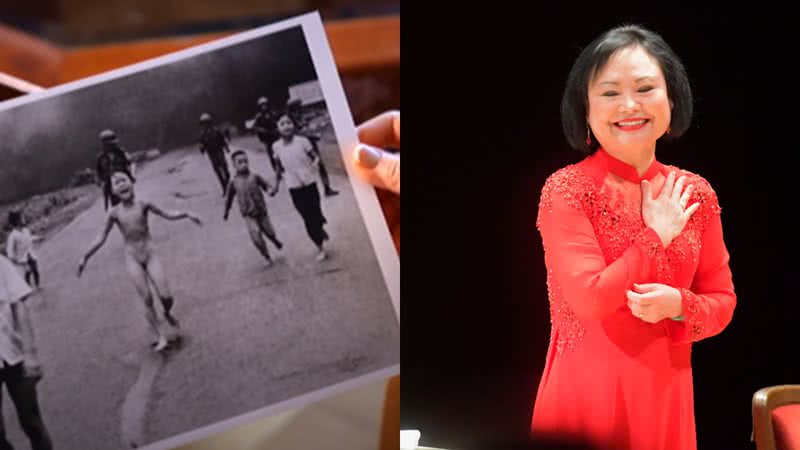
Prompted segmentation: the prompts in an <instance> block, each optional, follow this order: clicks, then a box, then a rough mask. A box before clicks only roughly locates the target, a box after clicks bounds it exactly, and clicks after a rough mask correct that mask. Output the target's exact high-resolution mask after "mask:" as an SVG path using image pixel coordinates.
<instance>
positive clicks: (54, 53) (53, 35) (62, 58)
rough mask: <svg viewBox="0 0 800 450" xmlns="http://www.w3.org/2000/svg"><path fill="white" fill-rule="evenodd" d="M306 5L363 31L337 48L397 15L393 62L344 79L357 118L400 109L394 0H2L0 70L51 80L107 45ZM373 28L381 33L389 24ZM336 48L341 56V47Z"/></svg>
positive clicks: (178, 37) (240, 25)
mask: <svg viewBox="0 0 800 450" xmlns="http://www.w3.org/2000/svg"><path fill="white" fill-rule="evenodd" d="M310 11H319V13H320V15H321V16H322V19H323V21H324V22H325V23H331V22H332V23H336V24H344V25H347V24H356V25H353V26H351V27H350V28H351V29H354V28H359V26H358V24H361V29H362V31H361V32H356V33H351V34H350V33H347V32H346V31H347V30H345V32H344V33H342V34H345V35H348V36H346V38H345V39H340V40H339V41H340V44H339V45H340V47H342V48H353V49H355V48H356V47H360V46H363V45H364V44H366V43H367V42H368V41H369V39H371V38H375V37H374V36H370V33H369V31H368V29H369V28H370V26H369V25H370V24H373V25H374V24H378V23H382V22H384V23H385V22H386V20H387V19H388V20H391V19H396V22H397V33H396V34H397V36H396V37H397V38H398V39H397V41H396V58H390V59H392V60H393V59H396V61H388V60H386V58H385V57H383V58H381V57H378V58H377V59H378V60H380V61H378V60H375V61H373V63H370V62H367V63H356V64H348V65H347V67H345V68H344V69H343V70H342V76H343V80H342V81H343V83H344V85H345V90H346V92H347V95H348V99H349V101H350V104H351V109H352V112H353V115H354V117H355V119H356V120H357V121H359V120H363V119H365V118H368V117H370V116H372V115H374V114H376V113H378V112H380V111H381V110H383V109H385V108H399V107H400V67H399V57H400V55H399V49H400V43H399V14H400V2H399V0H271V1H260V0H226V1H225V2H220V1H217V0H28V1H18V0H0V71H2V72H5V73H7V74H9V75H13V76H15V77H18V78H21V79H23V80H28V81H31V82H33V83H36V84H39V85H42V86H53V85H55V84H59V83H60V82H64V81H70V80H72V79H76V78H81V77H83V76H86V75H89V74H91V73H93V72H94V70H91V69H94V68H95V67H96V66H97V64H98V61H97V58H99V57H101V55H102V56H106V55H107V53H101V52H102V51H104V50H105V51H110V50H112V49H114V48H119V47H125V48H126V49H128V50H130V49H135V50H136V51H138V52H139V53H142V52H145V53H146V52H148V51H149V52H152V51H153V50H152V47H151V46H153V45H155V43H162V44H163V45H162V47H163V48H167V47H169V49H170V50H177V49H178V48H181V47H183V46H182V43H184V42H187V43H188V42H194V41H195V40H197V39H198V38H201V37H205V36H208V37H209V38H210V37H219V36H222V35H226V34H230V33H234V32H237V31H242V30H245V29H250V28H255V27H258V26H262V25H266V24H268V23H272V22H275V21H278V20H281V19H284V18H288V17H291V16H295V15H298V14H303V13H307V12H310ZM339 28H347V26H345V27H342V26H339ZM373 29H374V30H376V32H377V33H381V36H384V37H386V32H387V28H386V27H373ZM378 38H380V37H378ZM164 45H166V46H167V47H164ZM334 50H336V49H334ZM91 52H94V53H91ZM87 53H89V54H92V55H94V58H88V57H87ZM334 53H335V56H336V57H337V63H338V62H339V59H340V58H339V56H340V54H342V53H343V52H338V53H339V54H336V53H337V52H336V51H335V52H334ZM354 53H356V52H354ZM153 55H154V54H153ZM143 56H150V55H144V54H143ZM351 56H353V57H355V58H356V59H358V55H357V54H354V55H351V54H349V53H348V52H347V51H345V52H344V54H343V56H342V57H343V58H345V59H348V58H351ZM374 56H381V55H378V54H377V53H376V54H375V55H374ZM383 56H385V54H384V55H383ZM143 59H146V58H143ZM362 59H363V58H362ZM367 59H369V58H367ZM81 66H82V67H83V69H82V68H81ZM0 84H2V83H0ZM3 89H5V90H7V89H8V88H7V87H4V88H3ZM3 92H4V91H3V90H2V89H0V98H7V97H8V96H9V94H5V95H4V94H3Z"/></svg>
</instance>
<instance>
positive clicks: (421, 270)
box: [401, 3, 800, 449]
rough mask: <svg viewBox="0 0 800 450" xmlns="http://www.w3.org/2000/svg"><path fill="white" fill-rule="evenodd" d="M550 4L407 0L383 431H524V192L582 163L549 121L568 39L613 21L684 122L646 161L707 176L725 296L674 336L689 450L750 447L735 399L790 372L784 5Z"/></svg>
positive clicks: (533, 257)
mask: <svg viewBox="0 0 800 450" xmlns="http://www.w3.org/2000/svg"><path fill="white" fill-rule="evenodd" d="M570 6H571V8H570V9H572V10H573V11H572V12H566V11H549V12H543V11H541V10H532V11H530V12H524V11H522V10H519V9H517V7H516V6H515V5H508V6H507V7H506V8H502V7H499V6H497V5H495V4H493V8H492V10H491V11H474V12H473V13H470V12H469V11H467V10H466V8H460V7H457V8H455V9H448V10H445V9H444V8H446V7H444V6H441V8H443V9H442V10H440V11H433V10H432V9H431V8H430V7H429V6H425V7H424V8H423V7H422V6H421V5H419V6H417V5H407V11H405V12H406V14H405V15H404V16H405V25H406V26H407V28H408V29H409V30H412V31H409V32H406V33H405V34H404V39H405V40H406V42H404V43H403V45H404V47H405V54H404V58H405V60H406V63H405V68H406V69H407V70H406V71H405V73H404V75H405V77H404V81H405V82H406V83H407V84H408V85H409V86H411V88H407V89H406V93H407V95H406V97H405V99H404V102H405V106H406V116H405V117H406V128H405V129H406V146H405V158H406V172H405V178H406V185H405V186H406V193H405V203H406V210H405V214H406V221H405V243H406V247H405V249H404V251H405V254H404V256H405V258H406V259H405V264H404V267H403V270H404V277H403V289H404V291H405V292H404V293H405V299H406V300H405V301H404V303H403V314H404V322H403V333H402V339H403V343H402V352H403V353H402V402H401V426H402V427H401V428H405V429H408V428H416V429H420V430H421V431H422V440H421V443H422V444H423V445H431V446H438V447H445V448H454V449H456V448H461V449H466V448H484V449H490V448H502V444H508V445H511V444H513V443H522V442H525V439H526V437H527V432H528V428H529V423H530V418H531V411H532V407H533V400H534V397H535V393H536V389H537V387H538V383H539V378H540V375H541V371H542V369H543V367H544V363H545V354H546V351H547V344H548V337H549V331H550V328H549V327H550V323H549V311H548V302H547V296H546V295H547V292H546V287H545V268H544V261H543V255H542V248H541V240H540V236H539V234H538V231H537V230H536V228H535V220H536V212H537V204H538V200H539V193H540V189H541V187H542V185H543V183H544V181H545V179H546V177H547V176H548V175H549V174H551V173H552V172H554V171H555V170H556V169H558V168H560V167H562V166H564V165H566V164H569V163H573V162H577V161H578V160H579V159H581V158H582V157H583V155H582V154H580V153H578V152H576V151H574V150H572V149H570V148H569V147H568V145H567V143H566V140H565V139H564V137H563V134H562V132H561V122H560V117H559V103H560V99H561V92H562V89H563V87H564V83H565V80H566V76H567V73H568V71H569V69H570V67H571V64H572V62H573V61H574V59H575V58H576V57H577V55H578V53H579V51H580V49H581V48H582V47H583V46H584V45H587V44H588V43H589V42H590V41H591V40H592V39H593V38H594V37H596V36H597V35H599V34H600V33H601V32H603V31H605V30H606V29H608V28H610V27H613V26H616V25H619V24H622V23H626V22H631V23H639V24H642V25H644V26H646V27H648V28H651V29H653V30H654V31H657V32H659V33H661V34H662V36H663V37H664V38H665V39H666V40H667V42H668V43H669V44H670V45H671V46H672V47H673V49H674V50H675V51H676V52H677V53H678V55H679V56H680V57H681V58H682V60H683V62H684V64H685V65H686V67H687V70H688V73H689V77H690V79H691V81H692V83H693V92H694V94H695V97H696V104H695V111H696V113H695V117H694V121H693V124H692V127H691V129H690V130H689V131H688V132H687V133H686V134H685V135H684V137H683V138H682V139H681V140H679V141H677V142H675V143H672V144H668V143H659V145H658V150H657V156H658V158H659V160H661V161H662V162H664V163H669V164H674V165H677V166H680V167H682V168H685V169H688V170H691V171H694V172H697V173H700V174H701V175H703V176H704V177H706V178H707V179H708V180H709V181H710V182H711V184H712V186H713V187H714V188H715V189H716V191H717V193H718V195H719V198H720V202H721V204H722V208H723V215H722V220H723V228H724V233H725V240H726V243H727V245H728V248H729V251H730V253H731V268H732V270H733V275H734V283H735V286H736V291H737V294H738V306H737V309H736V311H735V313H734V319H733V322H732V323H731V324H730V326H729V327H728V328H727V329H726V330H725V331H723V333H722V334H721V335H718V336H716V337H713V338H711V339H708V340H705V341H702V342H700V343H696V344H695V345H694V350H693V357H692V360H693V367H694V383H695V413H696V423H697V436H698V446H699V448H700V449H748V448H755V446H754V445H753V444H751V443H750V432H751V415H750V408H751V400H752V395H753V394H754V393H755V391H756V390H758V389H760V388H762V387H766V386H770V385H775V384H785V383H786V384H789V383H793V384H794V383H800V371H798V370H797V360H798V358H797V355H798V346H799V345H800V339H798V333H797V330H798V325H797V322H798V319H797V317H798V312H800V308H798V294H797V288H796V286H797V279H798V277H797V276H796V275H795V272H796V270H797V269H796V267H797V264H796V263H795V257H796V255H797V250H798V244H797V238H796V236H797V232H796V231H795V228H796V223H797V222H795V221H794V220H792V217H793V216H794V210H795V209H796V208H797V206H796V205H797V203H796V201H795V198H796V194H795V186H796V185H797V182H796V178H791V175H792V174H793V172H794V166H795V165H796V160H797V157H796V154H797V151H798V150H800V113H798V110H797V105H798V104H800V103H798V102H797V88H798V81H797V79H796V75H795V72H794V66H795V65H796V64H795V63H794V60H795V59H796V58H797V57H798V55H800V52H798V51H797V48H798V44H800V27H798V26H797V25H798V20H797V19H796V17H798V15H797V14H796V13H794V11H785V10H781V9H780V8H778V7H776V6H769V5H766V4H762V3H759V4H758V5H756V6H762V7H761V8H757V7H756V6H754V5H752V4H751V5H749V7H748V8H740V9H739V10H731V9H730V7H726V9H724V10H718V9H708V10H701V9H697V8H694V9H686V8H677V7H674V6H672V5H666V4H662V5H659V6H660V7H658V8H656V7H655V5H651V9H650V11H647V10H644V9H643V8H642V10H641V11H636V10H635V8H629V7H627V6H626V7H625V8H622V7H621V5H616V6H615V7H612V6H611V5H600V6H595V7H593V8H586V7H584V6H580V7H579V6H578V5H570ZM417 8H419V9H420V10H419V11H417V10H416V9H417ZM792 27H794V29H795V30H797V31H794V30H792Z"/></svg>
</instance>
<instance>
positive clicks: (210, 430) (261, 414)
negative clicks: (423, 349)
mask: <svg viewBox="0 0 800 450" xmlns="http://www.w3.org/2000/svg"><path fill="white" fill-rule="evenodd" d="M297 26H301V27H302V29H303V33H304V35H305V38H306V42H307V44H308V49H309V52H310V54H311V58H312V61H313V63H314V68H315V70H316V72H317V75H318V78H319V82H320V85H321V88H322V92H323V95H324V97H325V102H326V105H327V107H328V111H329V113H330V117H331V121H332V124H333V128H334V131H335V134H336V138H337V140H338V144H339V148H340V150H341V152H342V159H343V161H344V164H345V168H346V170H347V174H348V178H349V180H350V183H351V185H352V187H353V192H354V195H355V198H356V202H357V203H358V206H359V208H360V210H361V213H362V217H363V218H364V222H365V225H366V227H367V231H368V233H369V236H370V239H371V241H372V242H371V243H372V246H373V248H374V250H375V254H376V257H377V259H378V263H379V265H380V267H381V271H382V272H383V276H384V281H385V283H386V287H387V290H388V292H389V296H390V298H391V301H392V305H393V307H394V311H395V315H396V318H397V322H398V326H399V323H400V257H399V255H398V254H397V251H396V250H395V248H394V243H393V241H392V237H391V235H390V233H389V229H388V227H387V226H386V222H385V218H384V216H383V213H382V211H381V207H380V203H379V202H378V197H377V195H376V193H375V190H374V188H373V187H372V186H370V185H369V184H367V183H365V182H364V181H362V180H361V179H360V178H358V176H357V174H356V172H355V170H354V168H353V164H354V160H353V157H352V151H353V149H354V148H355V147H356V145H357V143H358V136H357V133H356V129H355V124H354V123H353V118H352V114H351V112H350V108H349V106H348V104H347V99H346V97H345V93H344V88H343V86H342V83H341V80H340V78H339V75H338V71H337V69H336V64H335V61H334V59H333V54H332V52H331V49H330V45H329V43H328V40H327V37H326V34H325V28H324V27H323V24H322V19H321V17H320V15H319V13H318V12H312V13H308V14H303V15H300V16H297V17H293V18H290V19H286V20H283V21H280V22H277V23H274V24H270V25H266V26H263V27H259V28H256V29H253V30H250V31H245V32H242V33H238V34H235V35H232V36H229V37H226V38H222V39H218V40H215V41H212V42H208V43H206V44H202V45H198V46H195V47H191V48H188V49H185V50H181V51H178V52H175V53H171V54H169V55H165V56H161V57H158V58H154V59H150V60H147V61H144V62H141V63H137V64H133V65H130V66H126V67H123V68H120V69H115V70H112V71H108V72H105V73H102V74H99V75H95V76H91V77H88V78H84V79H82V80H78V81H74V82H70V83H66V84H63V85H60V86H56V87H53V88H49V89H45V90H42V91H38V92H33V93H31V94H28V95H24V96H21V97H16V98H13V99H10V100H6V101H3V102H0V112H2V111H4V110H8V109H12V108H14V107H17V106H20V105H24V104H27V103H32V102H36V101H39V100H42V99H45V98H49V97H54V96H58V95H63V94H66V93H69V92H71V91H75V90H78V89H81V88H85V87H88V86H92V85H95V84H100V83H104V82H109V81H112V80H115V79H118V78H121V77H124V76H126V75H130V74H134V73H138V72H142V71H144V70H147V69H149V68H153V67H157V66H162V65H165V64H169V63H171V62H175V61H180V60H183V59H187V58H191V57H193V56H196V55H200V54H203V53H207V52H210V51H213V50H218V49H223V48H225V47H229V46H232V45H235V44H238V43H242V42H246V41H250V40H254V39H258V38H260V37H263V36H266V35H269V34H273V33H276V32H279V31H283V30H286V29H288V28H293V27H297ZM398 373H400V365H399V364H397V365H393V366H390V367H387V368H384V369H381V370H377V371H374V372H371V373H368V374H366V375H362V376H359V377H356V378H352V379H349V380H347V381H345V382H342V383H338V384H335V385H332V386H328V387H325V388H322V389H319V390H316V391H313V392H308V393H306V394H304V395H300V396H298V397H294V398H292V399H289V400H286V401H283V402H280V403H276V404H272V405H270V406H267V407H265V408H261V409H258V410H255V411H252V412H249V413H246V414H242V415H240V416H236V417H233V418H230V419H227V420H224V421H221V422H217V423H215V424H212V425H209V426H206V427H203V428H198V429H195V430H193V431H189V432H186V433H183V434H179V435H176V436H173V437H170V438H168V439H165V440H162V441H159V442H156V443H152V444H148V445H145V446H142V447H139V448H140V449H146V450H156V449H172V448H174V447H178V446H181V445H185V444H188V443H191V442H194V441H197V440H199V439H202V438H205V437H209V436H212V435H214V434H218V433H221V432H223V431H226V430H229V429H231V428H233V427H235V426H237V425H244V424H246V423H250V422H253V421H255V420H257V419H261V418H265V417H268V416H272V415H276V414H278V413H282V412H287V411H290V410H292V409H295V408H299V407H301V406H304V405H307V404H310V403H312V402H316V401H319V400H322V399H324V398H327V397H330V396H332V395H334V394H337V393H341V392H346V391H350V390H353V389H355V388H358V387H360V386H363V385H366V384H368V383H370V382H373V381H377V380H381V379H385V378H388V377H391V376H393V375H396V374H398Z"/></svg>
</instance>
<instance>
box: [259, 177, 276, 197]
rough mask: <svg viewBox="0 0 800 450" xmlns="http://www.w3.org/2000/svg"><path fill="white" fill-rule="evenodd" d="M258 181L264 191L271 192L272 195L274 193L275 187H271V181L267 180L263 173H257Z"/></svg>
mask: <svg viewBox="0 0 800 450" xmlns="http://www.w3.org/2000/svg"><path fill="white" fill-rule="evenodd" d="M256 183H258V187H260V188H261V190H262V191H264V192H266V193H268V194H270V196H272V195H274V194H272V191H274V190H275V189H274V188H273V189H270V186H269V183H267V180H265V179H264V177H262V176H261V175H258V174H256ZM276 187H277V186H276Z"/></svg>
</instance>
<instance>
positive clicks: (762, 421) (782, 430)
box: [753, 385, 800, 450]
mask: <svg viewBox="0 0 800 450" xmlns="http://www.w3.org/2000/svg"><path fill="white" fill-rule="evenodd" d="M753 440H754V441H755V443H756V448H757V449H758V450H800V385H781V386H771V387H767V388H763V389H760V390H759V391H758V392H756V393H755V395H753Z"/></svg>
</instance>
